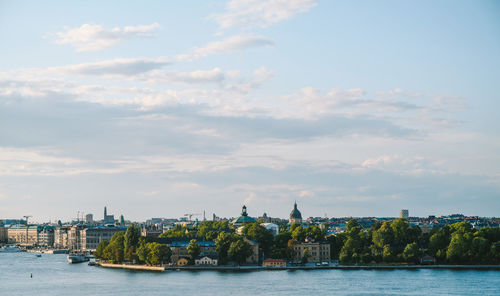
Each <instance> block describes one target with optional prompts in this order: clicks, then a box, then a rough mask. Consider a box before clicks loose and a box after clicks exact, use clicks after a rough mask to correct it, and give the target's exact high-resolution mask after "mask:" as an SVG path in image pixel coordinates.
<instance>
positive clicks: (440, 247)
mask: <svg viewBox="0 0 500 296" xmlns="http://www.w3.org/2000/svg"><path fill="white" fill-rule="evenodd" d="M449 243H450V234H449V228H448V226H446V227H443V228H441V229H439V230H438V231H437V232H436V233H434V234H433V235H431V237H430V238H429V249H428V250H429V253H430V254H431V255H433V256H435V257H436V258H437V259H438V261H442V260H443V259H445V257H446V249H447V248H448V245H449Z"/></svg>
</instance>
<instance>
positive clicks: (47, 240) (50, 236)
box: [38, 225, 54, 248]
mask: <svg viewBox="0 0 500 296" xmlns="http://www.w3.org/2000/svg"><path fill="white" fill-rule="evenodd" d="M38 245H39V246H42V247H48V248H52V247H54V226H50V225H44V226H41V227H40V230H39V232H38Z"/></svg>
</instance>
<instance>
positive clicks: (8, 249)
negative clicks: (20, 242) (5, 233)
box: [0, 245, 21, 253]
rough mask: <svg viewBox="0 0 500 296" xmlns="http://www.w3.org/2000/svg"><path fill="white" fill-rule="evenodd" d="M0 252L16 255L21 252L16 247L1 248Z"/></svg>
mask: <svg viewBox="0 0 500 296" xmlns="http://www.w3.org/2000/svg"><path fill="white" fill-rule="evenodd" d="M0 252H3V253H17V252H21V250H19V248H18V247H16V246H10V245H7V246H3V247H2V248H0Z"/></svg>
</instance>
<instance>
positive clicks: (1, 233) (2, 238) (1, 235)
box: [0, 226, 9, 243]
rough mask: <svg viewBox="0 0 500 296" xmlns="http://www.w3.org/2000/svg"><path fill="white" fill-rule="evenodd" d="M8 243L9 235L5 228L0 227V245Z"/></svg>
mask: <svg viewBox="0 0 500 296" xmlns="http://www.w3.org/2000/svg"><path fill="white" fill-rule="evenodd" d="M8 241H9V235H8V231H7V228H5V227H3V226H0V243H6V242H8Z"/></svg>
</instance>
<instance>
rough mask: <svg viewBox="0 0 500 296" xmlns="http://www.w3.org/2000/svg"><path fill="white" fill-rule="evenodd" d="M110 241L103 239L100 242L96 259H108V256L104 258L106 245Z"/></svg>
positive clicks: (95, 254)
mask: <svg viewBox="0 0 500 296" xmlns="http://www.w3.org/2000/svg"><path fill="white" fill-rule="evenodd" d="M108 244H109V242H108V240H103V241H101V242H100V243H99V245H97V248H96V250H95V252H94V257H95V258H96V259H104V260H106V258H104V249H106V247H107V246H108Z"/></svg>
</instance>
